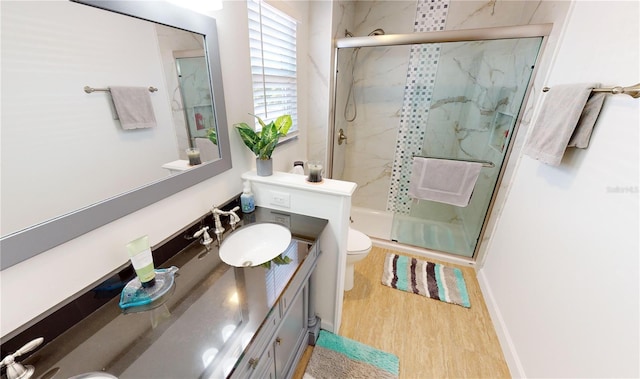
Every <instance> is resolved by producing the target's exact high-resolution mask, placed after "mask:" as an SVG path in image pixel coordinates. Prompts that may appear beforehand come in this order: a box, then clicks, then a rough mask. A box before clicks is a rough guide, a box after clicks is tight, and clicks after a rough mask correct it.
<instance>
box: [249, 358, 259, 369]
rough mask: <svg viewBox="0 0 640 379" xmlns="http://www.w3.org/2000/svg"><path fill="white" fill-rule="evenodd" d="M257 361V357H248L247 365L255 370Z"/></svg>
mask: <svg viewBox="0 0 640 379" xmlns="http://www.w3.org/2000/svg"><path fill="white" fill-rule="evenodd" d="M258 361H259V359H258V358H251V359H249V367H250V368H252V369H254V370H255V369H256V367H258Z"/></svg>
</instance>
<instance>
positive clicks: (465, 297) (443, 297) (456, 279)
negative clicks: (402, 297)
mask: <svg viewBox="0 0 640 379" xmlns="http://www.w3.org/2000/svg"><path fill="white" fill-rule="evenodd" d="M382 284H384V285H385V286H389V287H391V288H396V289H399V290H402V291H406V292H411V293H415V294H418V295H422V296H426V297H430V298H432V299H436V300H440V301H444V302H447V303H452V304H457V305H461V306H463V307H465V308H469V307H470V306H471V305H470V304H469V294H468V293H467V286H466V285H465V283H464V278H463V277H462V271H460V269H457V268H451V267H447V266H443V265H441V264H438V263H431V262H427V261H423V260H420V259H416V258H410V257H406V256H403V255H398V254H393V253H387V256H386V258H385V260H384V271H383V273H382Z"/></svg>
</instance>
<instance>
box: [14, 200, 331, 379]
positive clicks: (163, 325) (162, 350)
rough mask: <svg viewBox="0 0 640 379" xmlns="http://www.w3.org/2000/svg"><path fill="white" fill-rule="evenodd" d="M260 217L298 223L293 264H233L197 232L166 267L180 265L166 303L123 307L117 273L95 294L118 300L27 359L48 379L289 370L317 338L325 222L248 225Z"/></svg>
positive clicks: (267, 214)
mask: <svg viewBox="0 0 640 379" xmlns="http://www.w3.org/2000/svg"><path fill="white" fill-rule="evenodd" d="M254 222H277V223H280V224H283V225H285V226H286V227H288V228H289V229H290V230H291V234H292V240H291V243H290V244H289V246H288V248H287V250H286V251H285V253H284V254H285V255H286V256H288V257H289V258H290V259H291V262H290V263H289V264H284V265H276V264H274V263H272V264H271V268H269V269H267V268H265V267H261V266H257V267H243V268H240V267H231V266H228V265H227V264H225V263H224V262H222V261H221V260H220V258H219V256H218V248H217V246H215V245H216V244H215V243H214V244H212V245H211V250H210V251H207V250H206V248H205V247H204V246H202V245H201V244H200V243H199V241H198V240H196V239H194V240H193V242H191V243H190V244H188V246H187V247H186V248H184V249H181V250H180V251H179V252H178V253H177V254H175V255H174V256H172V257H171V258H169V259H168V260H167V261H166V262H165V263H163V264H162V265H160V266H161V267H170V266H176V267H178V268H179V271H178V272H177V277H176V279H175V286H174V288H173V292H172V293H171V295H170V296H168V298H167V299H166V301H165V302H164V303H163V304H162V305H161V306H158V307H155V308H153V309H150V310H146V311H142V312H132V313H128V314H124V313H123V312H122V310H121V309H120V307H119V306H118V301H119V296H118V295H117V294H118V293H119V291H120V290H121V288H122V286H124V285H125V284H126V283H127V282H128V280H129V279H130V278H124V279H120V280H118V279H117V276H116V279H113V278H111V279H109V280H107V281H105V282H103V283H101V284H100V285H99V286H97V287H95V288H92V289H90V290H89V291H87V292H88V293H90V294H92V296H94V297H99V296H109V294H111V295H110V296H112V297H113V298H112V299H111V300H109V301H108V302H106V303H105V305H103V306H102V307H100V308H99V309H98V310H96V311H94V312H92V313H90V314H89V315H88V316H86V317H84V318H83V319H82V320H80V321H79V322H77V323H76V324H75V325H74V326H72V327H71V328H70V329H68V330H67V331H66V332H64V333H63V334H61V335H60V336H58V337H56V338H55V339H53V340H52V341H46V340H45V342H44V344H43V347H41V348H40V349H39V350H37V351H35V352H34V353H33V354H32V355H31V356H29V357H28V358H27V359H25V360H24V361H23V362H22V363H23V364H29V365H33V366H35V368H36V371H35V375H34V377H35V378H48V379H49V378H69V377H72V376H75V375H80V374H83V373H87V372H95V371H104V372H107V373H109V374H112V375H115V376H116V377H118V378H224V377H231V378H253V377H255V378H287V377H290V376H291V375H292V373H293V371H294V370H295V368H296V365H297V362H298V361H299V359H300V356H301V355H302V353H303V351H304V349H305V347H306V346H307V345H308V344H309V343H313V342H314V341H315V339H314V338H317V337H314V336H313V335H314V330H316V328H318V327H319V321H318V320H317V318H316V316H315V312H314V308H313V301H312V299H310V291H309V286H310V277H311V275H312V274H313V271H314V269H315V266H316V261H317V258H318V256H319V254H320V251H321V250H320V246H319V242H318V241H319V237H320V235H321V234H322V232H323V230H324V229H325V226H326V225H327V221H326V220H323V219H318V218H314V217H308V216H302V215H298V214H293V213H287V212H282V211H275V210H270V209H266V208H257V209H256V211H255V212H253V213H251V214H247V215H243V220H242V225H247V224H250V223H254ZM187 233H188V232H187ZM175 238H184V236H183V235H177V236H176V237H175ZM168 243H170V241H169V242H168ZM154 250H155V249H154ZM26 342H29V341H28V340H27V341H24V343H26Z"/></svg>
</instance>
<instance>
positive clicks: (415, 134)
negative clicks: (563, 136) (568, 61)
mask: <svg viewBox="0 0 640 379" xmlns="http://www.w3.org/2000/svg"><path fill="white" fill-rule="evenodd" d="M499 29H500V30H499V31H498V32H495V30H492V29H486V30H485V31H484V32H483V31H479V30H475V31H464V30H460V31H451V32H435V33H413V34H406V35H387V36H373V37H354V38H344V39H340V40H338V48H337V53H336V73H335V87H334V88H335V93H334V101H335V104H334V109H335V112H334V126H333V128H332V130H330V132H331V134H332V135H331V136H330V137H331V140H332V141H333V143H332V144H330V146H329V154H328V165H329V167H330V169H331V172H330V174H331V177H332V178H335V179H342V180H348V181H353V182H356V183H357V184H358V188H357V190H356V192H355V193H354V195H353V200H352V209H353V211H352V215H351V216H352V219H353V221H354V227H356V228H358V229H360V230H362V231H363V232H364V233H366V234H368V235H370V236H372V237H376V238H381V239H385V240H391V241H397V242H399V243H402V244H406V245H411V246H418V247H422V248H427V249H431V250H436V251H440V252H445V253H450V254H455V255H459V256H464V257H473V256H474V254H475V253H476V251H477V246H478V241H479V239H480V238H481V235H482V232H483V230H484V224H485V221H486V220H487V219H488V214H489V213H490V209H491V206H492V203H493V199H494V197H495V192H496V189H497V188H498V186H499V183H500V178H501V176H502V172H503V170H504V165H505V162H506V159H507V158H508V154H509V152H510V147H511V142H512V141H513V135H514V133H515V132H516V131H517V124H518V121H519V120H520V111H521V108H522V105H523V102H524V101H525V99H526V95H527V92H528V89H529V87H530V86H529V82H530V79H531V77H532V73H533V71H534V69H535V64H536V60H537V57H538V52H539V50H540V48H541V45H542V42H543V36H545V35H548V31H549V26H548V25H529V26H524V27H511V28H499ZM414 156H423V157H437V158H447V159H455V160H463V161H480V162H486V163H487V164H485V165H484V166H483V168H482V170H481V172H480V176H479V178H478V181H477V183H476V185H475V187H474V191H473V195H472V197H471V200H470V202H469V205H468V206H466V207H458V206H454V205H449V204H444V203H438V202H434V201H427V200H420V199H413V198H410V197H409V195H408V188H409V179H410V177H411V166H412V159H413V157H414Z"/></svg>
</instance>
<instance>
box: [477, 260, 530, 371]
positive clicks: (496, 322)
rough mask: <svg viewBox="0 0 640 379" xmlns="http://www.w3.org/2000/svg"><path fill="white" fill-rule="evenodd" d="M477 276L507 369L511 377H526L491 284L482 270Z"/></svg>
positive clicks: (478, 271)
mask: <svg viewBox="0 0 640 379" xmlns="http://www.w3.org/2000/svg"><path fill="white" fill-rule="evenodd" d="M477 278H478V283H479V284H480V290H481V291H482V295H483V296H484V300H485V304H486V306H487V309H488V310H489V315H490V316H491V321H492V323H493V328H494V329H495V330H496V334H497V335H498V341H499V342H500V347H501V348H502V353H503V354H504V359H505V361H506V362H507V366H508V367H509V371H510V372H511V377H512V378H526V377H527V376H526V375H525V372H524V368H523V367H522V362H520V357H519V356H518V352H517V351H516V348H515V345H514V344H513V340H512V339H511V335H510V334H509V329H508V328H507V325H506V324H505V322H504V319H503V318H502V313H501V312H500V308H498V304H497V303H496V300H495V297H494V296H493V291H492V290H491V285H490V284H489V282H488V281H487V277H486V276H485V275H484V270H482V269H480V270H477Z"/></svg>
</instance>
